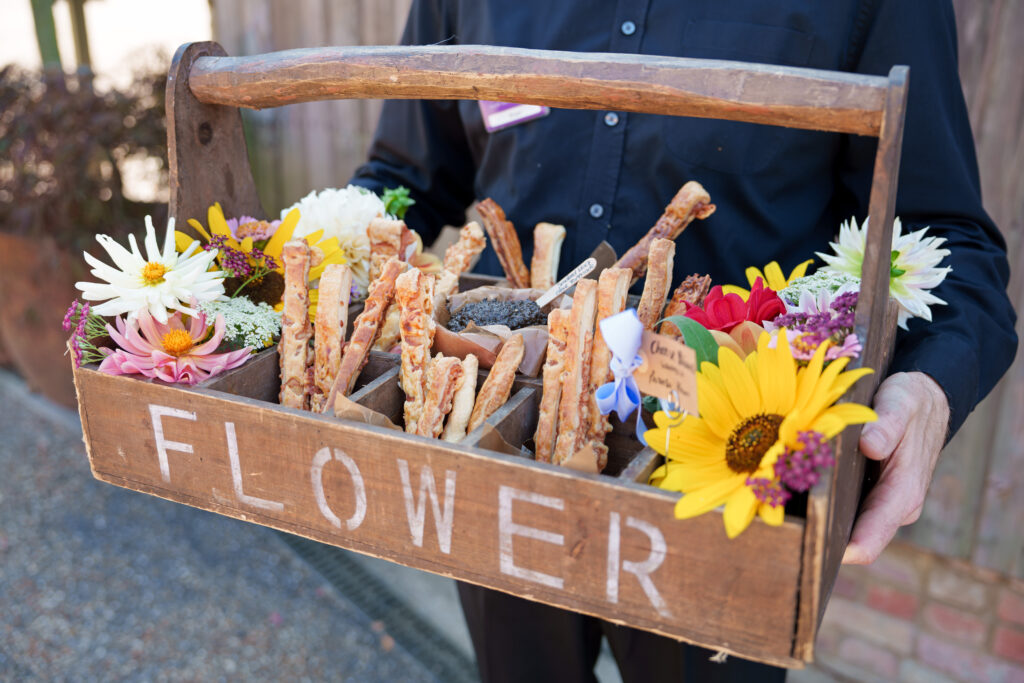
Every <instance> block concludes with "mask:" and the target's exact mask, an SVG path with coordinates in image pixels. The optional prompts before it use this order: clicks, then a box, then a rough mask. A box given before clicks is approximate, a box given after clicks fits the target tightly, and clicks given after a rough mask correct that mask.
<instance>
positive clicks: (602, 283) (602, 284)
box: [587, 268, 633, 442]
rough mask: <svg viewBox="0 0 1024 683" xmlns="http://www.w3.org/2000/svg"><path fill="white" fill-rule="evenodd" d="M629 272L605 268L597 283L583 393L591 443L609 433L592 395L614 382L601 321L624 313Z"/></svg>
mask: <svg viewBox="0 0 1024 683" xmlns="http://www.w3.org/2000/svg"><path fill="white" fill-rule="evenodd" d="M632 275H633V273H632V271H630V270H629V269H628V268H606V269H605V270H604V271H603V272H602V273H601V277H600V278H599V279H598V281H597V316H596V317H595V321H594V350H593V352H592V354H591V361H590V377H589V382H590V391H589V392H588V393H587V399H588V404H589V406H590V409H589V415H588V416H589V418H590V423H589V425H588V427H587V436H588V437H589V438H590V439H591V440H592V441H593V440H596V441H599V442H603V441H604V435H605V434H606V433H608V432H609V431H611V428H612V426H611V422H609V421H608V416H607V415H602V414H601V411H600V410H598V408H597V398H596V397H595V396H594V392H595V391H597V388H598V387H599V386H601V385H602V384H606V383H608V382H611V381H612V380H613V379H614V376H613V375H612V371H611V361H612V352H611V349H609V348H608V343H607V342H606V341H605V339H604V335H603V334H602V333H601V325H600V323H601V321H602V320H604V319H605V318H607V317H610V316H613V315H615V314H616V313H621V312H622V311H624V310H625V309H626V298H627V297H628V296H629V281H630V279H631V278H632Z"/></svg>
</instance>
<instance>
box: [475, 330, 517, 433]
mask: <svg viewBox="0 0 1024 683" xmlns="http://www.w3.org/2000/svg"><path fill="white" fill-rule="evenodd" d="M524 349H525V344H524V342H523V335H521V334H515V335H512V336H511V337H509V338H508V339H506V340H505V343H504V344H503V345H502V347H501V350H500V351H498V357H497V358H495V360H494V366H493V367H491V371H490V372H489V373H488V374H487V378H486V379H485V380H484V383H483V385H482V386H481V387H480V394H479V395H478V396H477V397H476V403H475V404H474V405H473V414H472V415H470V416H469V426H468V427H467V429H468V430H469V431H473V430H474V429H476V428H477V427H479V426H480V424H481V423H483V421H484V420H486V419H487V418H489V417H490V416H491V415H492V414H493V413H494V411H495V410H497V409H498V408H500V407H501V406H503V405H505V402H506V401H508V397H509V394H511V393H512V383H513V382H514V381H515V379H516V368H518V367H519V364H520V363H522V362H523V351H524Z"/></svg>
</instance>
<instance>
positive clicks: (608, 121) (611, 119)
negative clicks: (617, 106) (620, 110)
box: [604, 111, 619, 126]
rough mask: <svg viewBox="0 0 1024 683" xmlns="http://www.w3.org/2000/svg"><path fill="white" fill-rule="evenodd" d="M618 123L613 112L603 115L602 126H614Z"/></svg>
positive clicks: (617, 117)
mask: <svg viewBox="0 0 1024 683" xmlns="http://www.w3.org/2000/svg"><path fill="white" fill-rule="evenodd" d="M618 123H619V115H618V114H616V113H615V112H613V111H610V112H608V113H607V114H605V115H604V125H606V126H615V125H618Z"/></svg>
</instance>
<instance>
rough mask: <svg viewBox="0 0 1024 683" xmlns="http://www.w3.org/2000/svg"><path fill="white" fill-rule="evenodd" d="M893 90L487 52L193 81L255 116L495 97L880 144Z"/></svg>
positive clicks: (328, 59) (324, 59)
mask: <svg viewBox="0 0 1024 683" xmlns="http://www.w3.org/2000/svg"><path fill="white" fill-rule="evenodd" d="M887 85H888V81H887V79H886V78H885V77H882V76H864V75H860V74H846V73H837V72H832V71H819V70H815V69H798V68H789V67H779V66H768V65H760V64H744V63H740V62H725V61H716V60H704V59H685V58H680V57H658V56H651V55H626V54H596V53H579V52H555V51H550V50H527V49H521V48H508V47H491V46H481V45H434V46H426V47H328V48H311V49H302V50H286V51H283V52H274V53H269V54H264V55H255V56H251V57H200V58H198V59H197V60H196V61H195V63H194V64H193V66H192V69H191V71H190V73H189V86H190V87H191V89H192V93H193V94H194V95H195V97H196V99H198V100H199V101H200V102H203V103H205V104H221V105H230V106H234V107H248V108H253V109H262V108H265V107H278V106H281V105H284V104H295V103H298V102H310V101H313V100H325V99H366V98H382V99H449V100H459V99H462V100H497V101H502V102H520V103H524V104H542V105H548V106H552V107H561V108H566V109H612V110H616V111H635V112H646V113H651V114H672V115H677V116H697V117H701V118H717V119H730V120H734V121H748V122H751V123H767V124H774V125H778V126H788V127H791V128H807V129H811V130H829V131H836V132H843V133H858V134H861V135H871V136H876V137H877V136H878V134H879V131H880V129H881V122H882V111H883V110H884V108H885V96H886V88H887Z"/></svg>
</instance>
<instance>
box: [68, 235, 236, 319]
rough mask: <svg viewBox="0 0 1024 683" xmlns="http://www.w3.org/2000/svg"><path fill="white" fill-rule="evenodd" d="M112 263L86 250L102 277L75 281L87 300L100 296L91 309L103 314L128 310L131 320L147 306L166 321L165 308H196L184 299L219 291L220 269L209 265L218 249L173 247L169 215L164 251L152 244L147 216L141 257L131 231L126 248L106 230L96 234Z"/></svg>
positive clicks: (205, 297)
mask: <svg viewBox="0 0 1024 683" xmlns="http://www.w3.org/2000/svg"><path fill="white" fill-rule="evenodd" d="M96 241H98V242H99V243H100V246H102V247H103V248H104V249H106V251H107V254H109V255H110V258H111V260H112V261H113V262H114V266H116V267H111V266H109V265H107V264H106V263H103V262H102V261H100V260H99V259H97V258H95V257H94V256H91V255H90V254H88V253H85V260H86V262H87V263H88V264H89V265H90V266H92V267H93V269H92V270H91V271H90V272H91V273H92V274H93V275H95V276H96V277H98V278H100V279H101V280H105V281H106V282H105V283H98V282H76V283H75V287H77V288H78V289H80V290H82V298H83V299H85V300H86V301H103V302H104V303H102V304H100V305H99V306H94V307H93V308H92V312H93V313H95V314H97V315H102V316H114V315H121V314H123V313H127V314H128V320H129V321H130V320H133V319H134V318H135V316H136V315H138V312H139V310H141V309H143V308H146V309H148V310H149V314H150V315H151V316H153V317H154V318H156V319H157V320H159V321H160V322H161V323H166V322H167V317H168V316H167V311H169V310H173V311H181V312H183V313H186V314H188V315H196V314H197V313H198V312H197V311H195V310H194V309H192V308H190V307H189V306H188V305H187V303H189V302H190V301H191V300H192V299H195V300H196V301H197V302H203V301H210V300H211V299H216V298H217V297H218V296H221V295H222V294H224V273H223V272H222V271H219V270H214V271H211V270H209V268H210V264H212V263H213V260H214V259H215V258H216V257H217V250H216V249H212V250H210V251H200V252H199V253H195V252H196V250H197V249H199V242H193V243H192V245H191V246H190V247H189V248H188V249H186V250H185V251H184V252H183V253H181V254H178V253H177V252H176V251H175V249H174V219H173V218H170V219H168V221H167V236H166V237H165V238H164V246H163V250H161V249H160V248H159V247H158V246H157V241H156V230H155V229H154V228H153V221H152V220H151V219H150V217H149V216H146V239H145V242H144V244H145V246H146V258H143V256H142V252H140V251H139V246H138V244H136V242H135V235H129V236H128V243H129V245H130V246H131V251H128V250H127V249H125V248H124V247H122V246H121V245H120V244H118V243H117V242H115V241H114V240H113V239H112V238H111V237H109V236H108V235H96Z"/></svg>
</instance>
